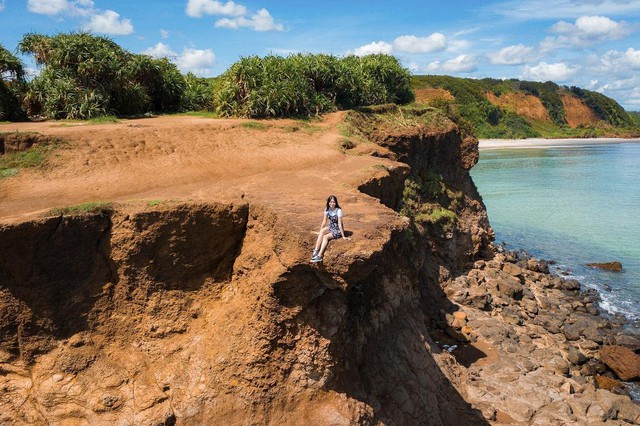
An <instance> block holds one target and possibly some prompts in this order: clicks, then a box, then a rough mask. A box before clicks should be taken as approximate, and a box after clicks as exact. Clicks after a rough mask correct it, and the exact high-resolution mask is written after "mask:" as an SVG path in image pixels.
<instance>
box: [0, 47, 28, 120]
mask: <svg viewBox="0 0 640 426" xmlns="http://www.w3.org/2000/svg"><path fill="white" fill-rule="evenodd" d="M23 85H24V67H23V66H22V62H20V60H19V59H18V58H17V57H16V56H15V55H13V54H12V53H11V52H9V51H8V50H7V49H5V48H4V46H2V45H1V44H0V121H4V120H20V119H23V118H25V114H24V112H23V111H22V108H21V106H20V101H19V95H20V91H21V89H22V87H23Z"/></svg>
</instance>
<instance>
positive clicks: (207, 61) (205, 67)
mask: <svg viewBox="0 0 640 426" xmlns="http://www.w3.org/2000/svg"><path fill="white" fill-rule="evenodd" d="M176 62H177V65H178V68H180V70H182V71H183V72H193V73H195V74H199V75H203V74H209V73H210V72H211V67H212V66H213V65H214V64H215V63H216V55H215V54H214V53H213V50H211V49H192V48H190V47H187V48H185V49H184V50H183V51H182V54H181V55H180V56H179V57H178V59H177V61H176Z"/></svg>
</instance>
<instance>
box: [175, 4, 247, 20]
mask: <svg viewBox="0 0 640 426" xmlns="http://www.w3.org/2000/svg"><path fill="white" fill-rule="evenodd" d="M245 13H247V8H246V7H244V6H242V5H241V4H236V3H234V2H232V1H228V2H226V3H223V2H220V1H214V0H189V1H188V2H187V15H189V16H191V17H192V18H200V17H202V16H204V15H223V16H241V15H244V14H245Z"/></svg>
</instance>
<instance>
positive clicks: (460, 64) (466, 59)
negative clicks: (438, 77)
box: [424, 55, 478, 74]
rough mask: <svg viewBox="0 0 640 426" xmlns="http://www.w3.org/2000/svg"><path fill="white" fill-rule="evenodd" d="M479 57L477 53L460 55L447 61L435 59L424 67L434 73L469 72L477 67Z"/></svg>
mask: <svg viewBox="0 0 640 426" xmlns="http://www.w3.org/2000/svg"><path fill="white" fill-rule="evenodd" d="M477 63H478V58H477V57H476V56H475V55H458V56H456V57H455V58H453V59H449V60H448V61H445V62H440V61H433V62H431V63H430V64H429V65H427V66H426V67H425V68H424V71H426V72H433V73H441V72H445V73H452V74H456V73H468V72H472V71H475V70H476V69H477Z"/></svg>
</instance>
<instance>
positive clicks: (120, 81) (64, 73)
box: [0, 32, 640, 138]
mask: <svg viewBox="0 0 640 426" xmlns="http://www.w3.org/2000/svg"><path fill="white" fill-rule="evenodd" d="M17 50H18V51H19V52H20V53H22V54H29V55H32V56H33V58H34V59H35V61H36V64H37V65H38V66H39V67H40V72H39V74H38V75H37V76H36V77H35V78H33V79H32V80H30V81H27V79H25V71H24V66H23V64H22V63H21V61H20V60H19V59H18V58H17V57H16V55H14V54H12V53H11V52H10V51H8V50H7V49H5V48H4V47H3V46H0V121H3V120H4V121H19V120H25V119H27V117H41V118H46V119H67V120H68V119H81V120H88V119H95V118H96V117H105V116H110V117H114V118H113V119H112V120H115V119H117V118H120V117H136V116H143V115H146V114H158V113H159V114H164V113H176V112H182V113H189V114H193V115H197V116H203V117H245V118H254V119H260V118H276V117H297V118H310V117H315V116H318V115H321V114H323V113H327V112H331V111H336V110H344V109H353V108H358V107H366V106H373V105H381V104H392V103H395V104H409V103H411V102H413V101H414V100H415V105H414V107H415V108H417V109H420V108H424V107H430V108H435V109H439V110H442V111H443V112H444V114H445V115H446V116H447V117H449V118H450V119H451V120H453V121H454V122H455V123H456V124H457V125H458V126H459V127H460V128H461V129H462V131H463V133H464V134H473V135H475V136H477V137H480V138H530V137H551V138H554V137H598V136H634V135H638V134H640V131H639V127H640V118H639V117H638V114H635V115H634V114H630V113H627V112H626V111H625V110H624V109H623V108H622V107H621V106H620V105H619V104H618V103H617V102H616V101H614V100H613V99H611V98H608V97H607V96H604V95H602V94H600V93H597V92H593V91H590V90H586V89H582V88H579V87H566V86H559V85H557V84H555V83H553V82H550V81H548V82H530V81H520V80H517V79H510V80H499V79H493V78H484V79H469V78H457V77H451V76H444V75H426V76H413V77H412V76H411V75H410V73H409V71H408V70H407V69H406V68H404V67H402V65H401V64H400V63H399V61H398V60H397V59H396V58H394V57H393V56H390V55H384V54H374V55H367V56H362V57H359V56H353V55H349V56H345V57H336V56H332V55H326V54H302V53H301V54H293V55H289V56H286V57H284V56H278V55H268V56H265V57H258V56H248V57H243V58H240V59H239V60H238V61H237V62H236V63H234V64H233V65H231V67H229V69H227V70H226V71H225V72H224V73H223V74H222V75H220V76H219V77H215V78H199V77H197V76H195V75H194V74H191V73H188V74H186V75H183V74H182V73H181V72H180V71H179V70H178V68H177V67H176V66H175V65H174V64H173V63H172V62H170V61H169V60H168V59H166V58H163V59H157V58H153V57H151V56H148V55H143V54H134V53H131V52H128V51H127V50H125V49H123V48H122V47H120V46H119V45H118V44H117V43H115V42H114V41H112V40H110V39H109V38H106V37H101V36H95V35H92V34H89V33H86V32H79V33H59V34H57V35H52V36H49V35H42V34H36V33H30V34H26V35H25V36H24V37H23V39H22V40H21V42H20V43H19V45H18V49H17ZM430 91H431V92H430ZM427 92H429V93H430V94H429V95H426V96H425V95H424V94H425V93H427ZM416 94H417V96H416ZM527 108H528V109H527ZM575 108H578V109H580V111H578V112H575V111H574V110H575ZM585 111H586V112H585ZM580 114H582V115H580ZM576 117H578V118H576ZM585 117H586V118H585Z"/></svg>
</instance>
